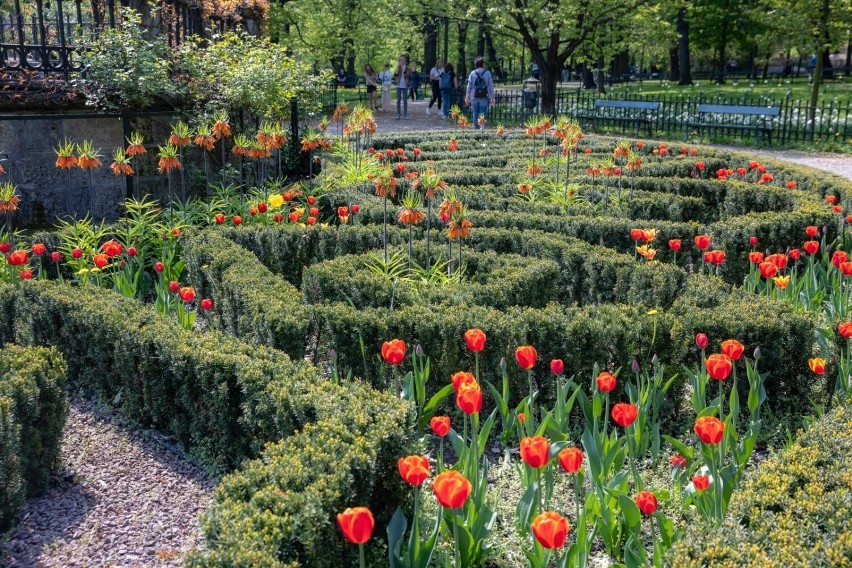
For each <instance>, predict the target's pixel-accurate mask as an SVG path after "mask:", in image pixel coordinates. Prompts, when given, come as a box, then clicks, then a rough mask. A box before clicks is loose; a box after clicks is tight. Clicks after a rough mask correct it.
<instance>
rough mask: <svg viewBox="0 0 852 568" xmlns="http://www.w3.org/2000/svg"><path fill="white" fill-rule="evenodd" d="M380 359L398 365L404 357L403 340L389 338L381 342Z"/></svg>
mask: <svg viewBox="0 0 852 568" xmlns="http://www.w3.org/2000/svg"><path fill="white" fill-rule="evenodd" d="M382 359H384V360H385V361H386V362H387V363H388V364H389V365H399V364H400V363H402V361H403V360H404V359H405V341H403V340H402V339H391V340H390V341H385V342H384V343H382Z"/></svg>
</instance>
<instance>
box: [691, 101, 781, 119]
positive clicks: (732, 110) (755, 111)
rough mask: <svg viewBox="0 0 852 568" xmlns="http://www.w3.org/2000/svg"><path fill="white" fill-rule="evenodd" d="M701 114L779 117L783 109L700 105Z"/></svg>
mask: <svg viewBox="0 0 852 568" xmlns="http://www.w3.org/2000/svg"><path fill="white" fill-rule="evenodd" d="M698 112H699V114H703V113H712V114H747V115H761V116H779V115H780V114H781V107H771V106H770V107H764V106H747V105H706V104H700V105H698Z"/></svg>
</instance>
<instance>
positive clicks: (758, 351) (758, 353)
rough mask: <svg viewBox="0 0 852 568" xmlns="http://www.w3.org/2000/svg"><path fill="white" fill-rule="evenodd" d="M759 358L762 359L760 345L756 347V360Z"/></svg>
mask: <svg viewBox="0 0 852 568" xmlns="http://www.w3.org/2000/svg"><path fill="white" fill-rule="evenodd" d="M758 359H760V347H755V348H754V360H755V361H757V360H758Z"/></svg>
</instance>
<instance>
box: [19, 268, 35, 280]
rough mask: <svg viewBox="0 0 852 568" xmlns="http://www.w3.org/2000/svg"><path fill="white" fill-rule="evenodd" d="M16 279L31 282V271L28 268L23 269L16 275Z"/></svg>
mask: <svg viewBox="0 0 852 568" xmlns="http://www.w3.org/2000/svg"><path fill="white" fill-rule="evenodd" d="M18 278H20V279H21V280H32V279H33V271H32V270H30V269H29V268H25V269H23V270H21V271H20V272H19V273H18Z"/></svg>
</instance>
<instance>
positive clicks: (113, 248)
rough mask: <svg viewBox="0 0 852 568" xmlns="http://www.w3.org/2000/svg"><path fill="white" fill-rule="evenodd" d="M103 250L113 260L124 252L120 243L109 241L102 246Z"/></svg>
mask: <svg viewBox="0 0 852 568" xmlns="http://www.w3.org/2000/svg"><path fill="white" fill-rule="evenodd" d="M101 250H102V251H104V253H105V254H106V255H107V256H108V257H110V258H112V257H114V256H118V255H120V254H121V253H122V251H123V250H124V247H122V246H121V243H119V242H118V241H107V242H105V243H104V244H102V245H101Z"/></svg>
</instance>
